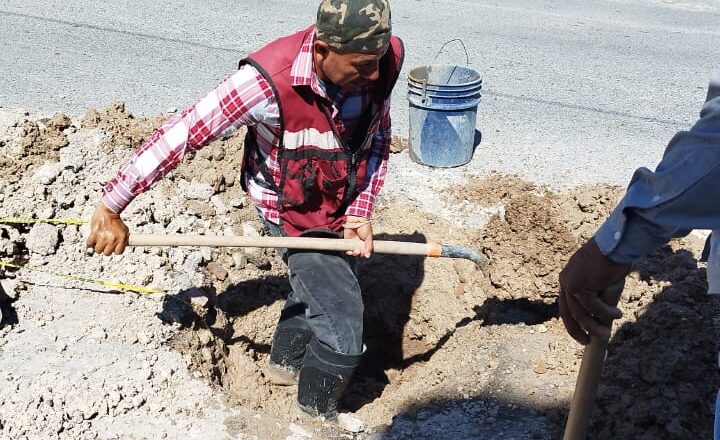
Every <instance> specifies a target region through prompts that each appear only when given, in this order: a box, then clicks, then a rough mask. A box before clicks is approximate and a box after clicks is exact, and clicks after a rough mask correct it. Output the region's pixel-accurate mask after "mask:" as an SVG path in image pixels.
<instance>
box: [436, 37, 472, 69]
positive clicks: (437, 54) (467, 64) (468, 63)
mask: <svg viewBox="0 0 720 440" xmlns="http://www.w3.org/2000/svg"><path fill="white" fill-rule="evenodd" d="M454 41H457V42H459V43H460V45H461V46H462V48H463V51H464V52H465V67H469V66H470V55H469V54H468V51H467V48H466V47H465V42H463V40H461V39H460V38H453V39H452V40H447V41H446V42H445V43H443V45H442V46H440V50H438V53H436V54H435V58H433V62H435V61H436V60H437V59H438V57H439V56H440V54H441V53H442V51H443V49H445V46H447V45H448V44H450V43H452V42H454Z"/></svg>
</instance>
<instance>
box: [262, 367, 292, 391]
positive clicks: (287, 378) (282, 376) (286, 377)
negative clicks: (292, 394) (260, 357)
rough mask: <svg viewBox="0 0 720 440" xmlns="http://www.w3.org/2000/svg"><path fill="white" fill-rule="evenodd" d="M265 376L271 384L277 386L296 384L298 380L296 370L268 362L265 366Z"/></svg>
mask: <svg viewBox="0 0 720 440" xmlns="http://www.w3.org/2000/svg"><path fill="white" fill-rule="evenodd" d="M265 377H267V378H268V380H269V381H270V383H271V384H273V385H279V386H291V385H297V382H298V374H297V372H293V371H290V370H288V369H286V368H283V367H281V366H280V365H275V364H269V365H268V366H267V368H265Z"/></svg>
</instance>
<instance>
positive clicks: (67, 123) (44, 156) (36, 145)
mask: <svg viewBox="0 0 720 440" xmlns="http://www.w3.org/2000/svg"><path fill="white" fill-rule="evenodd" d="M71 126H72V121H71V120H70V118H69V117H68V116H67V115H66V114H64V113H57V114H55V115H54V116H53V117H51V118H44V119H39V120H26V121H24V122H22V123H21V124H20V125H19V126H18V137H17V139H15V140H14V143H15V147H16V148H15V150H16V151H15V152H14V154H12V155H0V168H1V169H3V171H4V173H3V174H4V178H5V180H6V182H8V183H17V182H18V181H19V180H20V178H21V177H22V174H23V173H24V172H25V171H26V170H28V169H29V168H31V167H34V166H38V165H41V164H43V163H45V162H46V161H52V162H55V161H57V160H58V150H60V149H61V148H63V147H65V146H67V145H68V143H69V142H68V139H67V136H66V134H65V130H67V129H69V128H71Z"/></svg>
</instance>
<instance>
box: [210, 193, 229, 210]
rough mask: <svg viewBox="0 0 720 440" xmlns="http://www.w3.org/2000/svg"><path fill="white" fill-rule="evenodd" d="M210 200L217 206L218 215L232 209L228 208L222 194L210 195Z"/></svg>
mask: <svg viewBox="0 0 720 440" xmlns="http://www.w3.org/2000/svg"><path fill="white" fill-rule="evenodd" d="M210 202H211V203H212V204H213V206H215V212H216V213H217V214H218V215H224V214H227V213H228V212H230V209H228V206H227V205H226V204H225V202H224V201H223V199H222V196H220V195H218V194H216V195H214V196H212V197H210Z"/></svg>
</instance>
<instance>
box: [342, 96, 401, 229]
mask: <svg viewBox="0 0 720 440" xmlns="http://www.w3.org/2000/svg"><path fill="white" fill-rule="evenodd" d="M381 111H382V119H381V120H380V128H379V129H378V132H377V133H376V134H375V143H374V146H373V151H372V152H371V154H370V160H369V161H368V171H367V177H366V178H365V181H364V182H363V183H364V185H363V187H362V188H361V189H360V193H359V194H358V196H357V197H356V198H355V200H354V201H353V202H352V203H350V206H348V208H347V210H346V211H345V214H346V215H354V216H358V217H365V218H367V219H372V215H373V208H374V204H375V197H376V196H377V195H378V193H380V190H381V189H382V187H383V185H384V184H385V176H386V174H387V161H388V157H389V156H390V142H391V140H392V122H391V120H390V98H389V97H388V99H387V100H385V103H384V104H383V108H382V109H381Z"/></svg>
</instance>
